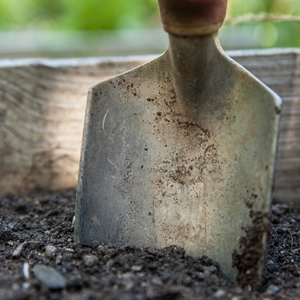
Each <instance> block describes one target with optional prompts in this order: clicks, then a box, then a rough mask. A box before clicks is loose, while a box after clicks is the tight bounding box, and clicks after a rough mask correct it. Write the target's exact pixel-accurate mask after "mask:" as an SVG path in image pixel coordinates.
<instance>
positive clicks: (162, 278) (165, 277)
mask: <svg viewBox="0 0 300 300" xmlns="http://www.w3.org/2000/svg"><path fill="white" fill-rule="evenodd" d="M170 278H171V275H170V274H169V273H163V274H162V275H161V280H162V281H163V282H167V281H168V280H169V279H170Z"/></svg>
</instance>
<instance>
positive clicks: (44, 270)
mask: <svg viewBox="0 0 300 300" xmlns="http://www.w3.org/2000/svg"><path fill="white" fill-rule="evenodd" d="M33 272H34V275H35V277H36V278H37V279H38V280H39V281H40V282H41V284H42V285H43V286H45V287H47V288H48V289H52V290H61V289H63V288H64V287H65V285H66V281H65V278H64V277H62V276H61V275H60V273H58V272H57V271H56V270H55V269H53V268H51V267H47V266H43V265H35V266H34V268H33Z"/></svg>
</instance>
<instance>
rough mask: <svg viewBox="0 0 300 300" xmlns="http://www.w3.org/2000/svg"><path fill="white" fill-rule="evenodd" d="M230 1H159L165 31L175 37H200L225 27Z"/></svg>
mask: <svg viewBox="0 0 300 300" xmlns="http://www.w3.org/2000/svg"><path fill="white" fill-rule="evenodd" d="M227 1H228V0H158V3H159V8H160V15H161V19H162V23H163V27H164V30H165V31H166V32H168V33H170V34H174V35H190V36H197V35H198V36H199V35H207V34H211V33H213V32H216V31H218V29H219V28H220V27H221V26H222V25H223V22H224V19H225V16H226V9H227Z"/></svg>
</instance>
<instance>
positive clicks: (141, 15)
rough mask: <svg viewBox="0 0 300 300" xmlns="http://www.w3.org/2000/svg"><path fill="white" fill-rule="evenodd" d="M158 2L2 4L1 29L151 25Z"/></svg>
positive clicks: (20, 0) (14, 0) (5, 0)
mask: <svg viewBox="0 0 300 300" xmlns="http://www.w3.org/2000/svg"><path fill="white" fill-rule="evenodd" d="M155 15H157V0H0V28H2V29H4V30H9V29H13V30H19V29H24V28H27V29H53V30H100V29H123V28H138V27H145V26H147V25H148V26H149V25H151V19H152V17H154V16H155Z"/></svg>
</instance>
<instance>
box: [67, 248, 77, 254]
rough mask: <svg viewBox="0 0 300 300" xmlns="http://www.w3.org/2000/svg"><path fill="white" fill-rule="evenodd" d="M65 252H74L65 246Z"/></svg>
mask: <svg viewBox="0 0 300 300" xmlns="http://www.w3.org/2000/svg"><path fill="white" fill-rule="evenodd" d="M65 252H70V253H75V251H74V250H73V249H71V248H65Z"/></svg>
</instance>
